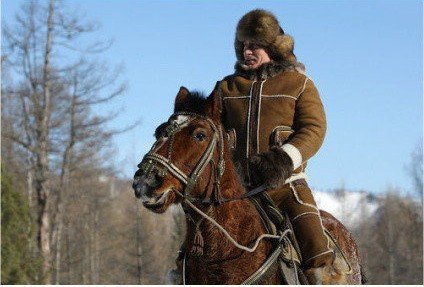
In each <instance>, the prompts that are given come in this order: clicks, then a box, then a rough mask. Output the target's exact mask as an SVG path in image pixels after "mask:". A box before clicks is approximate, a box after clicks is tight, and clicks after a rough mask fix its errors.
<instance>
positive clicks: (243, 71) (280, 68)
mask: <svg viewBox="0 0 424 287" xmlns="http://www.w3.org/2000/svg"><path fill="white" fill-rule="evenodd" d="M299 64H300V63H299ZM234 70H235V72H234V75H236V76H241V77H243V78H247V79H249V80H252V81H254V80H266V79H268V78H272V77H274V76H276V75H278V74H280V73H282V72H284V71H295V70H296V71H298V72H301V73H304V71H305V68H304V66H303V65H302V64H300V65H299V66H293V65H287V64H285V63H276V62H273V61H271V62H269V63H266V64H263V65H262V66H260V67H259V68H257V69H255V70H249V69H247V66H246V65H244V64H243V63H241V62H240V61H237V62H236V64H235V65H234Z"/></svg>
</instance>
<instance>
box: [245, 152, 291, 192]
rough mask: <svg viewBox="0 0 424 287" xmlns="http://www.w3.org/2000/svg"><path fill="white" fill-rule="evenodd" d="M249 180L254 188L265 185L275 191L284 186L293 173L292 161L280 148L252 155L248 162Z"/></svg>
mask: <svg viewBox="0 0 424 287" xmlns="http://www.w3.org/2000/svg"><path fill="white" fill-rule="evenodd" d="M249 171H250V179H251V182H252V184H253V186H254V187H257V186H260V185H262V184H265V186H266V187H267V188H270V189H276V188H279V187H281V186H283V185H284V183H285V181H286V179H287V178H289V177H290V176H291V175H292V173H293V161H292V160H291V158H290V157H289V155H288V154H287V153H286V152H285V151H283V150H282V149H281V148H280V147H277V146H273V147H271V149H270V150H269V151H267V152H263V153H260V154H258V155H254V156H252V157H251V158H250V160H249Z"/></svg>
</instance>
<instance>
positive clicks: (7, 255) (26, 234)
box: [1, 167, 41, 284]
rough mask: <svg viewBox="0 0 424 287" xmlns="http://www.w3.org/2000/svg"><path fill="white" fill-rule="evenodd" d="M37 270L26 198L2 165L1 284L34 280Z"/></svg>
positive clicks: (39, 264) (38, 262) (29, 282)
mask: <svg viewBox="0 0 424 287" xmlns="http://www.w3.org/2000/svg"><path fill="white" fill-rule="evenodd" d="M40 274H41V260H40V257H39V254H38V252H37V250H36V247H35V240H34V237H33V225H32V221H31V216H30V211H29V206H28V202H27V200H26V198H25V197H24V196H23V194H22V193H21V192H20V191H19V189H18V188H17V187H16V185H14V183H13V180H12V178H11V177H10V176H8V175H7V173H6V172H5V169H4V168H3V167H2V170H1V284H31V283H33V284H37V283H40V280H41V278H40Z"/></svg>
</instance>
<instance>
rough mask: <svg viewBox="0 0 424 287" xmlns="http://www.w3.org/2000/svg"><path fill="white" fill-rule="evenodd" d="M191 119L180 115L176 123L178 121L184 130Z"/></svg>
mask: <svg viewBox="0 0 424 287" xmlns="http://www.w3.org/2000/svg"><path fill="white" fill-rule="evenodd" d="M189 118H190V117H189V116H186V115H178V116H177V118H176V119H175V120H174V121H176V122H177V124H178V125H181V126H180V127H181V128H184V127H186V126H187V125H188V123H189V121H188V119H189ZM182 124H183V125H182Z"/></svg>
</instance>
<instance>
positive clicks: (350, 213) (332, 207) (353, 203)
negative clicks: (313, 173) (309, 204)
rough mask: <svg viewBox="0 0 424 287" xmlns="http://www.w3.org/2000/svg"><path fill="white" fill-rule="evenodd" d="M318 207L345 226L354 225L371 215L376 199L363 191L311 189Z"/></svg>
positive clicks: (375, 208) (376, 207)
mask: <svg viewBox="0 0 424 287" xmlns="http://www.w3.org/2000/svg"><path fill="white" fill-rule="evenodd" d="M313 194H314V197H315V201H316V203H317V205H318V208H319V209H322V210H325V211H327V212H330V213H331V214H332V215H333V216H335V217H336V218H337V219H338V220H340V221H341V222H342V223H343V224H344V225H346V226H347V227H351V228H352V227H355V226H356V225H357V224H358V223H359V221H360V219H363V218H364V217H365V218H366V217H369V216H372V215H373V214H374V213H375V212H376V210H377V209H378V205H379V203H378V199H377V198H376V197H375V196H374V195H372V194H369V193H367V192H365V191H345V190H336V191H329V192H326V191H319V190H314V191H313Z"/></svg>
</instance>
